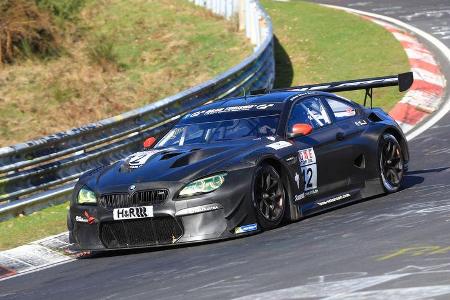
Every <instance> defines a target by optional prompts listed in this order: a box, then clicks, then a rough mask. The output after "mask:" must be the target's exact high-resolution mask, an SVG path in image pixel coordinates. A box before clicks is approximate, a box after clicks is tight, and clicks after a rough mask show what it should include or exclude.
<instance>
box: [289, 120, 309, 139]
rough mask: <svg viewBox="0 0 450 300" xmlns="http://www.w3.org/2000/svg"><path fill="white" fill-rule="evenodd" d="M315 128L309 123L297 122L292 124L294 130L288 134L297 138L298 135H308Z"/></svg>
mask: <svg viewBox="0 0 450 300" xmlns="http://www.w3.org/2000/svg"><path fill="white" fill-rule="evenodd" d="M312 130H313V128H312V126H311V125H309V124H305V123H297V124H294V126H292V132H291V133H289V134H288V137H289V138H295V137H298V136H303V135H308V134H310V133H311V132H312Z"/></svg>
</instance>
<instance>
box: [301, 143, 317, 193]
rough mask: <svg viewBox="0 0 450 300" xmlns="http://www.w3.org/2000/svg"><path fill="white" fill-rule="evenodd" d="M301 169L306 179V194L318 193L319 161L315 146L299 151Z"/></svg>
mask: <svg viewBox="0 0 450 300" xmlns="http://www.w3.org/2000/svg"><path fill="white" fill-rule="evenodd" d="M298 159H299V162H300V171H301V172H302V173H303V178H304V180H305V195H311V194H315V193H317V161H316V154H315V153H314V148H308V149H302V150H300V151H298Z"/></svg>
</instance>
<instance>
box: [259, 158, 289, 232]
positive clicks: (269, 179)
mask: <svg viewBox="0 0 450 300" xmlns="http://www.w3.org/2000/svg"><path fill="white" fill-rule="evenodd" d="M287 195H288V194H287V192H286V188H285V185H284V183H283V180H282V178H281V176H280V174H279V173H278V171H277V170H276V169H275V168H274V167H273V166H272V165H270V164H267V163H265V164H262V165H261V166H259V167H258V168H257V169H256V172H255V179H254V181H253V200H254V204H255V210H256V218H257V220H258V223H259V225H260V226H261V228H262V229H263V230H268V229H273V228H275V227H277V226H278V225H279V224H280V223H281V221H282V220H283V218H284V215H285V210H286V197H287Z"/></svg>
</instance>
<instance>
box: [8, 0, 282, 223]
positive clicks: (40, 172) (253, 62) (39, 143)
mask: <svg viewBox="0 0 450 300" xmlns="http://www.w3.org/2000/svg"><path fill="white" fill-rule="evenodd" d="M190 1H191V2H195V4H197V5H201V6H204V7H206V8H207V9H209V10H211V11H213V12H214V13H215V14H219V15H222V16H224V17H226V18H232V17H233V16H238V18H239V26H240V28H241V29H245V31H246V35H247V37H248V38H249V39H250V40H251V41H252V43H253V44H254V45H255V48H254V53H253V54H252V55H250V56H249V57H247V58H246V59H245V60H244V61H242V62H241V63H240V64H238V65H237V66H235V67H233V68H231V69H229V70H228V71H226V72H225V73H223V74H221V75H219V76H217V77H215V78H213V79H211V80H209V81H207V82H205V83H202V84H199V85H197V86H195V87H193V88H190V89H187V90H185V91H182V92H180V93H178V94H176V95H173V96H170V97H167V98H165V99H163V100H160V101H158V102H155V103H152V104H149V105H146V106H144V107H141V108H138V109H135V110H132V111H129V112H126V113H123V114H120V115H118V116H115V117H112V118H109V119H105V120H102V121H99V122H96V123H91V124H88V125H85V126H82V127H79V128H74V129H71V130H68V131H64V132H60V133H56V134H53V135H49V136H45V137H42V138H40V139H37V140H32V141H28V142H25V143H20V144H17V145H14V146H10V147H4V148H0V221H1V220H5V219H7V218H10V217H12V216H15V215H18V214H20V213H29V212H31V211H34V210H36V209H40V208H42V207H45V206H48V205H49V204H50V203H60V202H63V201H66V200H68V196H69V195H70V193H71V191H72V188H73V186H74V184H75V181H76V179H77V178H78V177H79V176H80V175H81V174H83V173H84V172H86V171H88V170H90V169H92V168H96V167H99V166H101V165H104V164H108V163H110V162H112V161H116V160H119V159H122V158H124V157H126V156H127V155H129V154H130V153H132V152H135V151H138V150H139V149H141V143H142V141H143V140H144V139H145V138H146V137H149V136H154V135H157V134H158V133H160V132H161V131H164V130H166V129H167V128H168V127H170V125H171V124H172V123H173V122H174V121H175V120H176V119H177V118H179V116H180V115H182V114H184V113H186V112H188V111H189V110H191V109H192V108H194V107H197V106H199V105H201V104H204V103H206V102H209V101H214V100H217V99H221V98H224V97H229V96H237V95H239V94H241V93H242V90H243V89H245V90H252V89H260V88H265V87H272V85H273V81H274V76H275V62H274V54H273V33H272V24H271V21H270V17H269V16H268V15H267V13H266V12H265V11H264V9H263V8H262V6H261V5H260V3H259V1H257V0H190Z"/></svg>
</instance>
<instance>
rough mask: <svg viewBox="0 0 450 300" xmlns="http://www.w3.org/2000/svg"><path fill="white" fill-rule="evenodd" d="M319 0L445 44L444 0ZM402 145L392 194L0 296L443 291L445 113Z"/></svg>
mask: <svg viewBox="0 0 450 300" xmlns="http://www.w3.org/2000/svg"><path fill="white" fill-rule="evenodd" d="M327 3H329V4H335V5H341V6H350V7H352V8H356V9H360V10H364V11H370V12H376V13H379V14H384V15H387V16H390V17H394V18H397V19H399V20H402V21H404V22H406V23H409V24H411V25H414V26H416V27H418V28H420V29H422V30H424V31H426V32H428V33H432V34H434V36H436V37H437V38H439V39H441V41H442V42H444V43H445V44H446V45H447V46H450V38H446V36H445V33H444V34H443V33H442V32H441V33H436V32H434V31H439V30H438V29H439V28H444V29H442V30H444V31H445V26H447V27H448V26H450V2H449V1H448V0H439V1H438V0H431V1H430V0H427V1H418V0H395V1H392V0H390V1H387V0H376V1H375V0H374V1H364V2H362V1H361V2H356V1H328V2H327ZM355 4H356V5H355ZM388 8H390V9H388ZM330 30H331V29H330ZM437 58H438V60H439V59H440V58H439V57H437ZM443 71H444V73H445V74H446V75H447V78H450V77H449V76H448V75H449V74H450V70H449V69H448V67H447V66H444V67H443ZM410 150H411V163H410V171H409V173H408V174H407V177H406V180H405V183H406V184H405V188H404V189H403V190H402V191H400V192H399V193H396V194H392V195H388V196H382V197H377V198H374V199H371V200H369V201H364V202H360V203H357V204H354V205H350V206H347V207H344V208H340V209H336V210H333V211H330V212H327V213H323V214H320V215H317V216H314V217H311V218H308V219H305V220H302V221H300V222H297V223H293V224H289V225H286V226H284V227H281V228H279V229H276V230H272V231H269V232H264V233H262V234H258V235H254V236H251V237H247V238H242V239H235V240H229V241H224V242H218V243H209V244H201V245H196V246H189V247H178V248H167V249H164V250H162V251H161V250H146V251H138V252H136V251H134V252H121V253H116V254H114V255H108V256H102V257H98V258H95V259H82V260H77V261H75V262H72V263H68V264H64V265H60V266H57V267H54V268H50V269H46V270H43V271H40V272H35V273H31V274H27V275H24V276H19V277H16V278H12V279H10V280H5V281H2V282H0V299H24V298H29V299H46V300H48V299H83V298H89V299H100V298H104V299H106V298H133V299H212V298H215V299H229V298H238V297H243V296H248V299H258V298H259V299H323V298H326V299H398V298H404V299H425V298H433V299H449V298H450V230H449V229H450V115H448V114H447V115H446V116H445V117H444V118H443V119H441V120H440V121H439V122H438V123H437V124H435V125H434V126H433V127H431V128H430V129H428V130H427V131H425V132H424V133H423V134H422V135H420V136H418V137H416V138H415V139H413V140H412V141H410Z"/></svg>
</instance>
